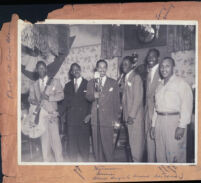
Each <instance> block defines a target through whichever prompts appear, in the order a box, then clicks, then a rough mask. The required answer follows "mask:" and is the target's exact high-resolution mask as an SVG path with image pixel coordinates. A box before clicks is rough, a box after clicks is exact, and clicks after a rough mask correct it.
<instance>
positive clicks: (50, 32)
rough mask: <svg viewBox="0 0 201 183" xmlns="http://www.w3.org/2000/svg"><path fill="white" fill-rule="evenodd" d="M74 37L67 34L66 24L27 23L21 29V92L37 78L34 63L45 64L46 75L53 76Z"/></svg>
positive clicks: (25, 90) (27, 88) (66, 54)
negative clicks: (40, 61) (41, 62)
mask: <svg viewBox="0 0 201 183" xmlns="http://www.w3.org/2000/svg"><path fill="white" fill-rule="evenodd" d="M74 39H75V37H70V36H69V27H68V25H50V24H47V25H44V24H42V25H34V26H33V25H28V26H26V27H25V28H24V30H23V31H22V37H21V43H22V57H21V63H22V67H21V68H22V69H21V71H22V87H21V88H22V93H27V92H28V91H29V87H30V85H31V84H32V83H33V81H34V80H36V79H38V77H37V75H36V73H35V67H36V63H37V62H38V61H39V60H43V61H44V62H45V63H46V64H47V70H48V73H47V74H48V76H49V77H54V76H55V75H56V74H57V72H58V71H59V70H60V67H61V65H62V64H63V62H64V61H65V58H66V57H67V56H68V54H69V51H70V49H71V46H72V44H73V41H74Z"/></svg>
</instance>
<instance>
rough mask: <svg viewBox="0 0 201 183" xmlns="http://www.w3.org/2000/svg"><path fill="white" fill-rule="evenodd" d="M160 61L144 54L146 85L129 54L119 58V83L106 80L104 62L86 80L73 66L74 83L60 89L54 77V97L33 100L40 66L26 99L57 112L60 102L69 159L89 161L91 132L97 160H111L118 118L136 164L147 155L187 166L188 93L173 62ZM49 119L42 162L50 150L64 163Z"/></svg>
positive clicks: (154, 52) (156, 55)
mask: <svg viewBox="0 0 201 183" xmlns="http://www.w3.org/2000/svg"><path fill="white" fill-rule="evenodd" d="M159 57H160V52H159V51H158V50H157V49H155V48H154V49H150V50H149V51H148V53H147V56H146V63H145V64H146V71H147V76H146V79H145V83H144V81H143V79H142V77H141V76H140V73H139V72H138V71H137V69H136V66H135V65H136V64H135V61H134V59H133V57H131V56H126V57H124V58H123V61H122V65H121V66H122V67H121V68H122V75H121V77H120V78H119V80H118V81H116V80H114V79H112V78H110V77H108V76H107V69H108V64H107V62H106V61H105V60H99V61H97V63H96V71H97V72H98V73H99V77H98V78H94V79H92V80H90V81H87V80H86V79H84V78H83V77H82V76H81V67H80V65H78V64H77V63H73V64H72V65H71V67H70V72H69V73H70V75H71V76H72V79H71V81H70V82H68V83H67V84H66V85H65V88H64V90H62V88H61V86H60V83H59V81H58V80H56V79H53V81H51V82H50V84H49V86H48V87H50V88H51V89H52V93H51V92H50V94H49V95H47V94H44V93H41V96H40V97H37V91H38V92H40V91H42V88H41V86H42V84H41V83H42V82H43V80H45V81H46V82H47V75H46V65H45V64H44V63H43V62H39V63H38V64H37V71H38V73H39V76H40V79H39V80H38V81H36V82H35V84H34V85H33V87H32V89H31V90H30V97H29V98H30V99H29V101H30V102H31V103H32V104H34V103H35V102H36V100H39V99H40V100H44V101H46V103H47V104H46V105H45V104H43V105H44V106H47V108H51V109H52V110H57V104H56V102H57V101H60V100H63V102H62V114H65V116H66V122H67V130H66V134H67V137H68V138H67V139H68V147H67V150H68V152H69V157H70V160H71V161H86V162H87V161H89V151H90V135H91V134H92V144H93V151H94V155H95V160H96V161H99V162H112V161H114V159H113V158H114V142H113V135H114V126H115V124H117V123H119V122H120V119H122V120H123V121H122V122H123V123H125V124H126V126H127V128H128V137H129V143H130V149H131V154H132V160H133V161H134V162H142V161H144V159H143V155H144V152H147V153H146V154H147V156H146V157H147V160H146V161H147V162H185V160H186V154H185V152H186V126H187V124H189V123H190V117H191V113H192V91H191V88H190V87H189V85H188V84H187V83H186V82H185V81H184V80H183V79H181V78H179V77H177V76H175V75H174V72H173V71H174V66H175V62H174V60H173V59H172V58H171V57H166V58H164V59H163V60H161V61H159ZM41 73H42V74H41ZM120 83H121V84H120ZM97 86H98V87H97ZM144 86H146V87H145V88H144ZM53 89H54V90H53ZM144 90H145V91H146V92H144ZM144 94H145V96H144ZM38 96H39V95H38ZM144 97H145V105H144V102H143V100H144ZM42 107H43V106H42ZM44 108H45V107H44ZM47 111H48V115H51V114H52V111H51V110H47ZM121 116H123V117H122V118H121ZM47 120H49V122H48V124H47V130H46V133H45V134H43V136H42V137H41V140H42V150H43V157H44V161H50V154H51V153H50V150H51V149H52V150H53V152H54V155H55V160H56V161H62V160H63V157H62V153H61V152H62V147H61V141H60V139H59V133H58V120H55V121H52V120H50V118H47ZM122 122H121V123H122Z"/></svg>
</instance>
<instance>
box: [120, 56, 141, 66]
mask: <svg viewBox="0 0 201 183" xmlns="http://www.w3.org/2000/svg"><path fill="white" fill-rule="evenodd" d="M134 58H135V57H134V56H125V57H124V58H123V61H124V60H128V61H129V62H130V63H131V64H134V63H135V61H134ZM137 58H138V56H137Z"/></svg>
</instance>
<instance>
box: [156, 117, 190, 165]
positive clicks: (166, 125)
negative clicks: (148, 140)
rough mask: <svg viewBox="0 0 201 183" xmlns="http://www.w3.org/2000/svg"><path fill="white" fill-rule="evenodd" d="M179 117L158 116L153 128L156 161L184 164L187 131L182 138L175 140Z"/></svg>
mask: <svg viewBox="0 0 201 183" xmlns="http://www.w3.org/2000/svg"><path fill="white" fill-rule="evenodd" d="M178 124H179V115H167V116H161V115H158V116H157V119H156V127H155V141H156V159H157V162H163V163H185V162H186V141H187V129H185V133H184V136H183V138H181V139H180V140H176V139H175V130H176V128H177V127H178Z"/></svg>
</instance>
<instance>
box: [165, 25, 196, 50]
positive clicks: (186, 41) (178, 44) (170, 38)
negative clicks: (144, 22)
mask: <svg viewBox="0 0 201 183" xmlns="http://www.w3.org/2000/svg"><path fill="white" fill-rule="evenodd" d="M167 46H168V51H169V52H177V51H185V50H193V49H195V26H193V25H192V26H191V25H168V26H167Z"/></svg>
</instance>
